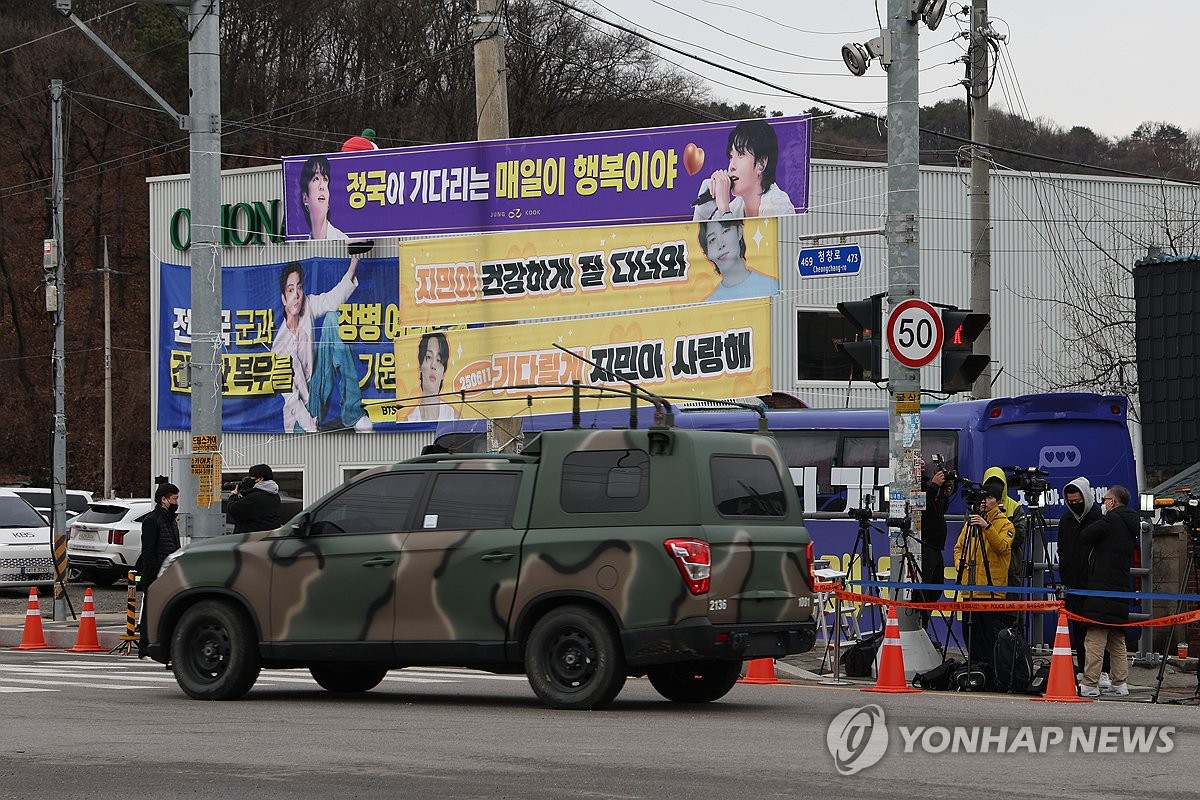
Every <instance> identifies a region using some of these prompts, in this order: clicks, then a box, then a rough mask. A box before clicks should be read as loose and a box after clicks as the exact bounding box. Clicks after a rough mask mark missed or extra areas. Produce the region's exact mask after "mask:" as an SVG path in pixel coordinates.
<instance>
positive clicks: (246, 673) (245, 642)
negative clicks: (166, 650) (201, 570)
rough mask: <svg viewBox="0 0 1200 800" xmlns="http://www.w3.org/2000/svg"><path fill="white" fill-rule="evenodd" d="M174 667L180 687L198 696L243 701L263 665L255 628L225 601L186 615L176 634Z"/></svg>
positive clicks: (203, 604) (196, 608) (203, 605)
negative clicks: (239, 699)
mask: <svg viewBox="0 0 1200 800" xmlns="http://www.w3.org/2000/svg"><path fill="white" fill-rule="evenodd" d="M171 668H172V670H173V671H174V672H175V680H176V682H178V684H179V688H181V689H183V691H184V692H186V693H187V694H188V696H190V697H193V698H195V699H197V700H237V699H238V698H239V697H242V696H243V695H245V694H246V692H248V691H250V687H251V686H253V685H254V682H255V681H256V680H258V673H259V671H260V670H261V669H262V662H261V660H260V658H259V652H258V642H257V640H256V637H255V635H254V626H253V625H251V623H250V620H248V619H247V618H246V615H245V614H244V613H243V612H242V611H241V609H238V608H236V607H234V606H232V605H231V604H229V603H227V602H223V601H220V600H203V601H201V602H199V603H197V604H196V605H194V606H192V607H191V608H189V609H188V610H187V611H185V612H184V613H183V617H181V618H180V620H179V624H178V625H176V626H175V635H174V636H173V637H172V638H171Z"/></svg>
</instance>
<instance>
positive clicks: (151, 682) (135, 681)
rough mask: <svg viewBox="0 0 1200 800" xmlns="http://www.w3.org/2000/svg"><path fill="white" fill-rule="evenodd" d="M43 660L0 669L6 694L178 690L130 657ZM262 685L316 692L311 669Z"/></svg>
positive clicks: (432, 676) (426, 680)
mask: <svg viewBox="0 0 1200 800" xmlns="http://www.w3.org/2000/svg"><path fill="white" fill-rule="evenodd" d="M37 655H38V656H39V657H38V658H31V659H29V660H28V661H23V660H22V661H20V662H19V663H13V664H8V663H5V664H0V694H13V693H19V692H57V691H62V690H63V689H66V688H70V687H79V688H86V689H108V690H117V691H128V690H141V691H145V690H149V689H161V688H164V687H167V686H173V685H175V676H174V675H173V674H172V673H171V672H170V671H169V670H166V669H164V668H163V666H162V665H161V664H159V663H157V662H149V661H133V660H130V659H129V657H128V656H112V657H111V658H109V659H105V658H103V657H101V658H99V659H97V658H90V659H78V660H77V659H74V658H71V657H66V658H63V657H61V656H54V655H49V654H46V653H38V654H37ZM476 680H483V681H524V680H525V676H523V675H493V674H491V673H488V672H480V671H478V670H472V669H466V668H461V667H409V668H407V669H397V670H392V671H391V672H389V673H388V674H387V675H386V676H385V677H384V685H387V684H393V685H396V684H405V683H408V684H438V683H463V682H467V681H476ZM255 685H256V686H261V687H271V686H296V685H304V686H311V687H315V686H316V682H315V681H314V680H313V679H312V676H311V675H309V673H308V670H303V669H296V670H264V671H263V672H262V674H261V675H260V676H259V679H258V681H257V682H256V683H255Z"/></svg>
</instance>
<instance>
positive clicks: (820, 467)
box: [775, 430, 839, 512]
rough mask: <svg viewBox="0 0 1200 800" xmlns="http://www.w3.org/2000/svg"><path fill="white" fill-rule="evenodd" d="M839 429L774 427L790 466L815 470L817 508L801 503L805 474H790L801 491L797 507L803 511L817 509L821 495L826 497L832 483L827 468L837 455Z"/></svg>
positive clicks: (780, 447)
mask: <svg viewBox="0 0 1200 800" xmlns="http://www.w3.org/2000/svg"><path fill="white" fill-rule="evenodd" d="M838 436H839V433H838V431H795V430H793V431H776V432H775V439H776V441H778V442H779V449H780V450H782V451H783V458H784V460H785V461H786V462H787V465H788V466H789V467H795V468H801V469H804V470H805V472H806V473H807V471H808V470H812V471H813V472H814V473H815V476H816V477H815V479H814V480H815V482H816V486H817V501H816V504H815V505H816V508H807V507H805V505H804V491H803V484H804V478H803V477H801V476H797V475H793V480H795V482H796V486H797V489H799V490H800V491H799V495H800V507H801V509H802V510H804V511H810V512H811V511H820V510H821V501H822V499H828V495H829V493H830V491H831V489H830V488H829V487H830V485H831V484H832V482H833V481H832V478H831V475H830V470H831V469H832V468H833V460H834V457H835V456H836V455H837V443H838Z"/></svg>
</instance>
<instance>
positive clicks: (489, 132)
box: [471, 0, 508, 140]
mask: <svg viewBox="0 0 1200 800" xmlns="http://www.w3.org/2000/svg"><path fill="white" fill-rule="evenodd" d="M477 3H478V4H477V6H476V14H475V22H474V24H473V25H472V27H471V34H472V35H473V36H474V37H475V122H476V126H477V130H478V133H477V134H476V135H477V136H478V138H479V139H480V140H483V139H507V138H508V67H507V66H506V65H505V61H504V31H503V27H502V26H503V21H502V19H501V16H500V0H477Z"/></svg>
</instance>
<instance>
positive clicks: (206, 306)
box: [180, 0, 225, 539]
mask: <svg viewBox="0 0 1200 800" xmlns="http://www.w3.org/2000/svg"><path fill="white" fill-rule="evenodd" d="M220 9H221V6H220V2H219V0H192V1H191V3H190V6H189V9H188V30H189V31H190V32H191V38H190V39H189V40H188V78H189V83H190V85H191V98H192V100H191V106H190V109H189V110H190V112H191V113H190V115H189V116H190V119H191V190H192V197H191V208H192V247H191V250H190V252H189V255H190V257H191V259H190V262H189V263H190V264H191V268H192V276H191V277H192V280H191V288H192V304H191V305H192V313H191V331H192V375H191V382H192V471H193V473H196V474H198V475H199V476H200V480H199V483H200V487H201V488H200V493H199V497H198V498H196V505H195V513H194V515H193V518H192V526H191V531H190V532H191V535H192V536H193V537H195V538H199V539H207V538H212V537H214V536H220V535H221V534H222V533H224V532H225V520H224V517H223V516H222V515H221V454H220V436H221V407H222V404H221V392H222V389H223V388H224V370H223V369H222V360H221V359H222V356H221V353H222V350H223V347H222V342H223V340H222V330H221V27H220V26H221V10H220ZM214 484H215V487H214ZM214 488H215V491H214ZM214 494H215V497H214ZM188 499H190V498H182V497H181V498H180V500H181V507H183V508H187V505H184V502H185V501H186V500H188Z"/></svg>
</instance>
